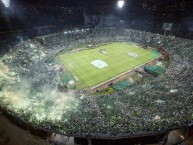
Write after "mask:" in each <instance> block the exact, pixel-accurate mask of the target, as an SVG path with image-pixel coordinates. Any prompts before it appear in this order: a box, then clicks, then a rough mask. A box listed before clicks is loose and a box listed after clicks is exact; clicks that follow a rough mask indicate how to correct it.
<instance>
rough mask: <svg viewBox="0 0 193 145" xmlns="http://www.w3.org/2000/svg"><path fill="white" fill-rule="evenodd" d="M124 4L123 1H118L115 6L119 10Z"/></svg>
mask: <svg viewBox="0 0 193 145" xmlns="http://www.w3.org/2000/svg"><path fill="white" fill-rule="evenodd" d="M124 4H125V1H124V0H119V1H118V2H117V6H118V7H119V8H122V7H123V6H124Z"/></svg>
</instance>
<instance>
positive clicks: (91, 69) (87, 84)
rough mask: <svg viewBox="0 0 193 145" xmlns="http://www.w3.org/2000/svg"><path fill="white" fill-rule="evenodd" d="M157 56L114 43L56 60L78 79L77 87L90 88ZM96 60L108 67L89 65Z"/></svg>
mask: <svg viewBox="0 0 193 145" xmlns="http://www.w3.org/2000/svg"><path fill="white" fill-rule="evenodd" d="M132 55H133V56H132ZM159 56H160V53H159V52H158V51H155V50H151V49H142V48H140V47H139V46H132V45H130V44H128V43H121V42H116V43H112V44H108V45H105V46H100V47H97V48H95V49H89V50H83V51H80V52H76V53H75V52H69V53H62V54H60V55H59V56H58V59H59V60H60V61H61V62H62V63H63V65H64V66H65V67H67V68H68V69H69V70H70V71H71V72H72V73H73V74H74V75H75V76H76V77H77V78H78V80H79V81H80V83H79V84H78V87H81V88H91V87H94V86H97V85H99V84H101V83H103V82H105V81H108V80H110V79H111V78H114V77H116V76H118V75H120V74H122V73H124V72H127V71H129V70H132V69H134V68H136V67H138V66H140V65H143V64H145V63H146V62H148V61H151V60H154V59H156V58H158V57H159ZM96 60H102V61H103V62H105V63H107V64H108V66H106V67H104V68H97V67H96V66H94V65H93V64H91V62H93V61H96Z"/></svg>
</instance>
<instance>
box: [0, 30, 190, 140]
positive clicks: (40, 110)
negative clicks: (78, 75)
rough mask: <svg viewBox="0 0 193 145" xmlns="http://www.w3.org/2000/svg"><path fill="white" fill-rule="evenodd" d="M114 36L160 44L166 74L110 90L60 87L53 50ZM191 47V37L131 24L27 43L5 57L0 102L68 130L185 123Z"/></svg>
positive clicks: (119, 132)
mask: <svg viewBox="0 0 193 145" xmlns="http://www.w3.org/2000/svg"><path fill="white" fill-rule="evenodd" d="M111 41H124V42H129V43H137V44H140V45H147V46H150V47H154V48H158V47H162V48H163V49H165V50H167V51H168V52H169V54H170V64H169V66H168V69H167V70H166V73H165V74H163V75H161V76H159V77H157V78H155V79H154V80H151V81H147V82H146V83H144V84H142V85H139V84H137V83H134V84H133V85H132V86H129V87H128V88H126V89H125V90H124V91H120V92H119V91H118V92H114V93H113V94H108V95H95V96H93V95H83V94H82V95H81V94H76V93H74V92H73V91H70V90H69V91H67V92H65V93H64V92H60V91H58V85H60V84H61V81H60V79H59V74H58V72H56V71H55V70H53V69H50V67H49V64H48V63H47V61H46V60H47V59H49V57H48V56H49V54H50V51H51V53H52V54H56V53H58V52H59V51H62V50H63V51H67V50H71V49H72V48H73V47H75V46H77V45H81V44H83V43H84V44H95V43H99V42H111ZM42 45H43V46H42ZM192 46H193V41H192V40H186V39H181V38H175V37H173V36H168V37H166V36H163V35H159V34H152V33H149V32H142V31H135V30H129V29H95V30H90V31H88V32H86V33H79V34H69V35H64V34H63V35H62V34H56V35H51V36H49V37H45V38H44V39H43V38H39V40H33V41H32V42H25V43H23V44H20V45H16V46H14V47H13V50H12V51H10V53H8V54H6V55H4V56H3V57H2V58H1V61H0V72H1V73H0V80H5V81H0V82H1V83H0V103H1V106H2V108H4V109H6V110H8V112H9V114H12V115H14V116H16V117H18V118H19V119H20V120H23V121H25V122H28V123H29V124H31V125H33V126H35V127H37V128H42V129H45V130H52V131H54V132H58V133H62V134H67V135H76V136H87V135H91V136H101V137H115V136H119V137H121V136H128V135H137V134H139V135H141V134H147V133H156V132H159V131H165V130H169V129H172V128H177V127H181V126H187V125H188V124H189V123H191V122H192V120H193V105H192V103H193V88H192V86H193V84H192V83H193V66H192V63H193V60H192V57H193V51H192ZM6 67H7V70H6V69H5V68H6ZM2 82H4V83H2ZM13 95H14V97H13Z"/></svg>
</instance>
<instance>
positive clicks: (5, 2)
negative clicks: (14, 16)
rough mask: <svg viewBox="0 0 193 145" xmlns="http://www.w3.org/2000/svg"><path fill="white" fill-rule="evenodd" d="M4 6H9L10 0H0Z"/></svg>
mask: <svg viewBox="0 0 193 145" xmlns="http://www.w3.org/2000/svg"><path fill="white" fill-rule="evenodd" d="M1 2H2V3H3V4H4V6H5V7H6V8H9V4H10V0H1Z"/></svg>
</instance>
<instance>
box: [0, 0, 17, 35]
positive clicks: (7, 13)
mask: <svg viewBox="0 0 193 145" xmlns="http://www.w3.org/2000/svg"><path fill="white" fill-rule="evenodd" d="M1 2H2V3H3V5H4V6H5V8H6V9H5V11H4V16H5V19H6V21H7V24H8V26H9V29H10V30H11V32H12V33H13V37H14V38H15V37H16V36H15V35H16V34H15V33H14V30H13V28H14V26H13V25H12V23H11V19H10V11H11V9H10V0H1Z"/></svg>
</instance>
